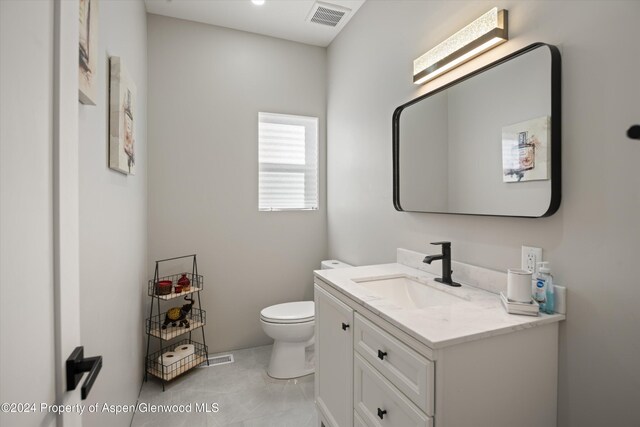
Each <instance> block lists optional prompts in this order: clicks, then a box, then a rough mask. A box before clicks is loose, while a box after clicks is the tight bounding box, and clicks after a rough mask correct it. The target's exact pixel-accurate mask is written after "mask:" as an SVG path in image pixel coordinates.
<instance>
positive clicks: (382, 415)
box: [378, 408, 387, 420]
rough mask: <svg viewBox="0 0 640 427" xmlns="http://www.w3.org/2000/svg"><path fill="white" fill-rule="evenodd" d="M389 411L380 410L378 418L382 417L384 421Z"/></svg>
mask: <svg viewBox="0 0 640 427" xmlns="http://www.w3.org/2000/svg"><path fill="white" fill-rule="evenodd" d="M386 413H387V410H386V409H385V410H384V411H383V410H382V409H380V408H378V416H379V417H380V419H381V420H382V419H384V416H385V415H386Z"/></svg>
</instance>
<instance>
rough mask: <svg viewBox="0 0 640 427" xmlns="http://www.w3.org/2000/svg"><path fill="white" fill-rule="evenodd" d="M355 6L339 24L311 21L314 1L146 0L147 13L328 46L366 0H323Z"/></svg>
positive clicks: (344, 5)
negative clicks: (257, 3)
mask: <svg viewBox="0 0 640 427" xmlns="http://www.w3.org/2000/svg"><path fill="white" fill-rule="evenodd" d="M323 2H325V3H329V4H335V5H338V6H342V7H347V8H349V9H351V12H350V13H348V14H347V15H345V17H343V18H342V20H341V21H340V23H339V24H338V25H337V26H336V27H329V26H326V25H321V24H315V23H311V22H308V21H307V17H308V15H309V12H310V11H311V8H312V7H313V5H314V3H315V1H314V0H266V1H265V3H264V4H263V5H261V6H256V5H254V4H253V3H251V0H145V4H146V6H147V12H149V13H154V14H156V15H164V16H171V17H173V18H180V19H187V20H189V21H196V22H203V23H205V24H212V25H218V26H221V27H227V28H234V29H236V30H242V31H248V32H251V33H257V34H264V35H267V36H272V37H278V38H281V39H287V40H293V41H296V42H300V43H307V44H312V45H316V46H328V45H329V43H331V41H332V40H333V39H334V38H335V36H337V35H338V33H339V32H340V30H342V28H344V26H345V24H346V23H347V22H348V21H349V19H351V18H352V17H353V15H354V14H355V13H356V11H357V10H358V9H359V8H360V6H362V4H363V3H364V2H365V0H323Z"/></svg>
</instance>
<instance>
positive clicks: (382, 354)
mask: <svg viewBox="0 0 640 427" xmlns="http://www.w3.org/2000/svg"><path fill="white" fill-rule="evenodd" d="M386 355H387V352H386V351H382V350H378V359H380V360H384V357H385V356H386Z"/></svg>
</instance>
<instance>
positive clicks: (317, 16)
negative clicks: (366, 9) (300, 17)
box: [307, 1, 351, 27]
mask: <svg viewBox="0 0 640 427" xmlns="http://www.w3.org/2000/svg"><path fill="white" fill-rule="evenodd" d="M349 12H351V9H349V8H346V7H342V6H338V5H335V4H329V3H325V2H321V1H318V2H315V3H314V5H313V7H312V8H311V12H309V16H308V17H307V21H309V22H313V23H315V24H320V25H326V26H328V27H335V26H337V25H338V24H339V23H340V21H341V20H342V19H343V18H344V17H345V15H347V14H348V13H349Z"/></svg>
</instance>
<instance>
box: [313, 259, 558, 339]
mask: <svg viewBox="0 0 640 427" xmlns="http://www.w3.org/2000/svg"><path fill="white" fill-rule="evenodd" d="M314 275H315V276H316V277H318V278H319V279H321V280H322V281H323V282H325V283H327V284H328V285H330V286H331V287H333V288H334V289H335V290H337V291H338V292H340V293H342V294H344V295H345V296H346V297H348V298H350V299H352V300H354V301H355V302H357V303H359V304H361V305H363V306H364V307H366V308H367V309H369V310H370V311H372V312H373V313H375V314H377V315H378V316H380V317H382V318H383V319H385V320H386V321H388V322H389V323H391V324H393V325H394V326H396V327H398V328H400V329H401V330H402V331H404V332H406V333H407V334H409V335H411V336H412V337H414V338H415V339H417V340H418V341H420V342H422V343H423V344H425V345H426V346H428V347H429V348H432V349H439V348H443V347H447V346H450V345H454V344H459V343H462V342H467V341H473V340H477V339H480V338H484V337H489V336H494V335H500V334H505V333H509V332H513V331H518V330H521V329H525V328H531V327H535V326H539V325H544V324H548V323H552V322H559V321H561V320H564V319H565V316H564V315H562V314H553V315H547V314H540V315H539V316H537V317H533V316H521V315H514V314H508V313H507V312H506V311H505V310H504V308H503V307H502V305H501V302H500V295H499V294H496V293H492V292H489V291H487V290H484V289H481V288H478V287H474V286H470V285H466V284H465V283H464V282H463V283H462V286H461V287H459V288H453V287H450V286H446V285H442V284H439V283H437V282H433V279H434V278H435V277H437V276H435V275H433V274H431V273H429V272H425V271H422V270H418V269H415V268H412V267H409V266H407V265H403V264H399V263H392V264H380V265H370V266H362V267H353V268H343V269H335V270H316V271H314ZM398 275H407V276H409V277H411V278H416V279H417V280H418V281H428V282H429V285H425V286H432V287H435V288H437V289H439V290H442V291H444V292H448V293H450V294H453V295H455V296H458V297H459V298H460V300H459V302H455V303H453V304H449V305H444V306H432V307H426V308H404V307H399V306H397V305H395V304H393V303H391V302H390V301H388V300H386V299H383V298H380V297H378V296H376V295H374V294H373V293H372V292H371V291H369V290H368V289H366V288H365V287H363V286H362V285H360V284H358V283H356V282H355V281H354V280H358V279H363V278H371V277H381V276H398Z"/></svg>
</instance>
